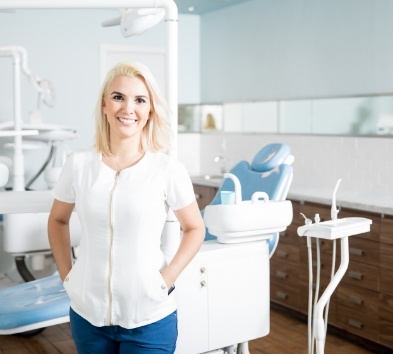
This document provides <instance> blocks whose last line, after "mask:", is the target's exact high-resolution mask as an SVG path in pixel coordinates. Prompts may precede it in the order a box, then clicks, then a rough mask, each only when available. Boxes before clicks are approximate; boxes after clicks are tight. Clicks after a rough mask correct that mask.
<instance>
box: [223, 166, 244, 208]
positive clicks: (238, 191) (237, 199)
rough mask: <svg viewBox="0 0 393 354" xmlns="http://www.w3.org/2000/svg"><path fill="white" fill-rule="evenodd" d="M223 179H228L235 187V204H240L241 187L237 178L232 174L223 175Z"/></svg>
mask: <svg viewBox="0 0 393 354" xmlns="http://www.w3.org/2000/svg"><path fill="white" fill-rule="evenodd" d="M224 178H230V179H231V180H232V182H233V184H234V186H235V204H241V202H242V186H241V184H240V181H239V178H237V177H236V176H235V175H234V174H232V173H228V172H227V173H225V174H224Z"/></svg>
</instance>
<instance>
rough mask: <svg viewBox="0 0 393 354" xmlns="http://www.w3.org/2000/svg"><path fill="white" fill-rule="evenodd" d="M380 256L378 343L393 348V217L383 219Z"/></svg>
mask: <svg viewBox="0 0 393 354" xmlns="http://www.w3.org/2000/svg"><path fill="white" fill-rule="evenodd" d="M379 256H380V268H379V281H380V293H379V300H380V301H379V318H380V323H379V329H380V330H379V336H378V341H379V342H380V343H382V344H384V345H386V346H388V347H390V348H393V217H385V218H382V219H381V232H380V243H379Z"/></svg>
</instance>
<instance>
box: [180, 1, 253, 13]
mask: <svg viewBox="0 0 393 354" xmlns="http://www.w3.org/2000/svg"><path fill="white" fill-rule="evenodd" d="M174 1H175V3H176V5H177V8H178V10H179V13H180V14H194V15H203V14H205V13H208V12H211V11H216V10H220V9H222V8H224V7H228V6H231V5H234V4H239V3H243V2H246V1H250V0H174ZM190 9H191V11H190Z"/></svg>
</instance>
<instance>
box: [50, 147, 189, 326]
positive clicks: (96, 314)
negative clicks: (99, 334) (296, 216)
mask: <svg viewBox="0 0 393 354" xmlns="http://www.w3.org/2000/svg"><path fill="white" fill-rule="evenodd" d="M53 196H54V198H56V199H57V200H60V201H62V202H66V203H75V208H76V212H77V214H78V217H79V220H80V222H81V230H82V236H81V242H80V250H79V254H78V259H77V261H76V262H75V264H74V266H73V267H72V269H71V271H70V273H69V274H68V275H67V277H66V279H65V281H64V287H65V289H66V291H67V293H68V295H69V296H70V299H71V306H72V308H73V310H74V311H75V312H77V313H78V314H79V315H81V316H82V317H84V318H85V319H86V320H88V321H89V322H90V323H92V324H93V325H95V326H107V325H119V326H122V327H124V328H135V327H139V326H143V325H146V324H149V323H153V322H156V321H158V320H160V319H162V318H164V317H165V316H167V315H169V314H170V313H172V312H173V311H174V310H175V309H176V304H175V297H174V296H173V295H170V296H168V294H167V292H168V289H167V287H166V285H165V281H164V279H163V278H162V276H161V273H160V270H161V269H162V268H164V267H165V265H166V264H165V259H164V255H163V253H162V251H161V249H160V244H161V233H162V229H163V226H164V223H165V220H166V217H167V212H168V208H171V209H172V210H177V209H181V208H183V207H186V206H188V205H189V204H191V203H192V202H193V201H194V200H195V194H194V191H193V187H192V183H191V180H190V177H189V175H188V173H187V171H186V169H185V167H184V166H183V165H182V164H180V163H179V162H178V161H177V160H175V159H173V158H170V157H169V156H167V155H165V154H162V153H154V154H153V153H146V154H145V156H144V157H143V158H142V159H141V160H140V161H139V162H138V163H137V164H136V165H134V166H132V167H130V168H127V169H124V170H122V171H121V172H120V173H117V172H116V171H114V170H112V169H111V168H110V167H108V166H107V165H105V164H104V163H103V162H102V155H101V154H99V153H97V152H96V151H95V150H93V149H90V150H81V151H77V152H74V153H72V154H71V155H70V156H69V157H68V159H67V162H66V164H65V165H64V167H63V170H62V173H61V176H60V179H59V181H58V183H57V185H56V186H55V188H54V189H53ZM179 237H180V235H179Z"/></svg>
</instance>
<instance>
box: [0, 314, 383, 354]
mask: <svg viewBox="0 0 393 354" xmlns="http://www.w3.org/2000/svg"><path fill="white" fill-rule="evenodd" d="M249 349H250V353H251V354H307V324H306V323H305V322H303V321H301V320H299V319H297V318H294V317H291V316H289V315H287V314H284V313H282V312H280V311H276V310H273V309H272V311H271V330H270V334H269V335H268V336H266V337H264V338H260V339H257V340H254V341H251V342H250V343H249ZM3 353H4V354H76V349H75V346H74V343H73V341H72V338H71V334H70V328H69V324H68V323H66V324H61V325H57V326H52V327H48V328H46V329H45V330H44V331H42V332H41V333H39V334H36V335H35V336H31V337H21V336H15V335H14V336H0V354H3ZM341 353H343V354H367V353H380V354H381V353H382V352H381V351H370V350H366V349H364V348H363V347H362V346H360V345H357V344H356V343H353V342H351V341H346V340H344V339H342V338H340V337H337V336H335V335H333V334H330V333H329V334H328V337H327V342H326V347H325V354H341Z"/></svg>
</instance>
